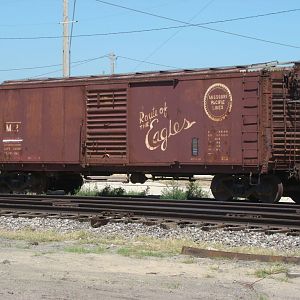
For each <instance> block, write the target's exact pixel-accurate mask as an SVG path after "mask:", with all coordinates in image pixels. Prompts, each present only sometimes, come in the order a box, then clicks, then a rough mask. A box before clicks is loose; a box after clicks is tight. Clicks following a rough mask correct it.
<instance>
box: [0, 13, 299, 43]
mask: <svg viewBox="0 0 300 300" xmlns="http://www.w3.org/2000/svg"><path fill="white" fill-rule="evenodd" d="M73 11H74V10H73ZM297 11H300V8H295V9H288V10H280V11H274V12H269V13H265V14H257V15H250V16H245V17H237V18H229V19H224V20H216V21H208V22H204V23H199V24H190V25H184V26H170V27H161V30H167V29H174V28H181V27H192V26H197V25H210V24H218V23H227V22H234V21H242V20H247V19H255V18H262V17H268V16H273V15H280V14H286V13H291V12H297ZM84 21H85V19H84V20H80V19H79V20H78V21H76V23H77V22H80V23H82V22H84ZM41 25H60V22H44V23H24V24H7V25H5V24H0V27H19V26H41ZM159 29H160V28H154V29H153V30H159ZM142 30H143V29H142ZM145 30H146V31H148V30H149V29H145ZM134 32H135V31H134ZM60 38H61V37H60Z"/></svg>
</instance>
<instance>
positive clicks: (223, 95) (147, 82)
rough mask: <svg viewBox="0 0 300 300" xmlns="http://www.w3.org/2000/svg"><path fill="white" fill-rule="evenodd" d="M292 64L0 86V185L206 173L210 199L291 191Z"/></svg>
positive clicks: (297, 150)
mask: <svg viewBox="0 0 300 300" xmlns="http://www.w3.org/2000/svg"><path fill="white" fill-rule="evenodd" d="M299 74H300V66H299V64H298V63H294V64H290V65H286V66H268V65H264V66H259V65H254V66H241V67H231V68H216V69H201V70H185V71H165V72H153V73H139V74H125V75H113V76H99V77H82V78H69V79H46V80H26V81H8V82H4V83H3V84H2V85H0V120H1V122H2V126H0V134H1V137H2V140H1V141H0V168H1V175H0V191H1V192H14V191H18V192H23V191H26V190H31V191H34V192H43V191H46V190H48V189H52V190H54V189H65V190H66V192H73V191H74V190H75V189H78V188H79V187H80V186H81V185H82V177H81V175H84V176H88V175H100V174H105V175H107V174H113V173H127V174H131V181H132V182H145V180H146V179H147V177H146V176H145V174H152V175H153V176H155V177H158V176H169V177H190V178H191V177H192V176H193V175H195V174H213V175H215V176H214V179H213V181H212V185H211V189H212V192H213V194H214V196H215V197H216V198H217V199H220V200H229V199H231V198H232V197H248V198H251V199H256V200H261V201H267V202H276V201H279V199H280V197H281V196H282V195H286V196H290V197H292V198H293V199H294V200H295V201H297V199H300V197H299V196H300V187H299V163H300V116H299V110H300V100H299V95H300V92H299V85H298V82H299V79H298V77H299Z"/></svg>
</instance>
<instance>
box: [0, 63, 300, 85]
mask: <svg viewBox="0 0 300 300" xmlns="http://www.w3.org/2000/svg"><path fill="white" fill-rule="evenodd" d="M295 66H298V67H299V66H300V61H291V62H285V63H279V62H277V61H272V62H266V63H257V64H251V65H240V66H239V65H238V66H229V67H213V68H200V69H180V70H164V71H149V72H137V73H125V74H113V75H92V76H79V77H68V78H63V77H54V78H36V79H32V78H29V79H21V80H8V81H4V82H2V83H1V84H0V86H3V87H4V86H12V85H27V84H29V85H34V84H41V83H65V84H66V83H70V84H71V83H75V82H76V83H80V82H90V83H92V82H95V81H110V80H114V81H118V80H125V81H126V80H127V81H128V80H135V79H139V80H153V79H154V78H159V79H163V78H170V77H174V76H180V77H181V76H186V75H197V74H203V75H204V74H208V75H209V74H217V73H237V72H259V71H262V70H270V71H280V70H289V69H292V68H293V67H295Z"/></svg>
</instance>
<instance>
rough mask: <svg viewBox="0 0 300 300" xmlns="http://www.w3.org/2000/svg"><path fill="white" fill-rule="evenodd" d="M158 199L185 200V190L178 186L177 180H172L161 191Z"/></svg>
mask: <svg viewBox="0 0 300 300" xmlns="http://www.w3.org/2000/svg"><path fill="white" fill-rule="evenodd" d="M160 199H176V200H185V199H186V191H185V190H184V189H182V188H180V187H179V185H178V183H177V182H175V181H172V182H171V183H170V184H167V187H165V188H164V189H163V190H162V191H161V196H160Z"/></svg>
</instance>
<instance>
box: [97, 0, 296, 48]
mask: <svg viewBox="0 0 300 300" xmlns="http://www.w3.org/2000/svg"><path fill="white" fill-rule="evenodd" d="M95 1H97V2H100V3H103V4H107V5H110V6H114V7H118V8H122V9H125V10H129V11H133V12H136V13H140V14H144V15H148V16H152V17H155V18H159V19H164V20H168V21H172V22H177V23H181V24H185V25H191V26H196V27H199V28H203V29H206V30H210V31H214V32H219V33H224V34H228V35H232V36H238V37H242V38H246V39H251V40H255V41H260V42H265V43H269V44H275V45H279V46H285V47H291V48H297V49H299V48H300V46H294V45H289V44H285V43H279V42H274V41H270V40H266V39H261V38H257V37H253V36H248V35H244V34H239V33H234V32H229V31H225V30H220V29H215V28H211V27H207V26H203V25H200V24H191V23H189V22H185V21H181V20H177V19H173V18H169V17H165V16H161V15H157V14H154V13H149V12H146V11H142V10H138V9H134V8H130V7H127V6H123V5H118V4H114V3H111V2H107V1H102V0H95ZM297 10H299V9H297Z"/></svg>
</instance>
